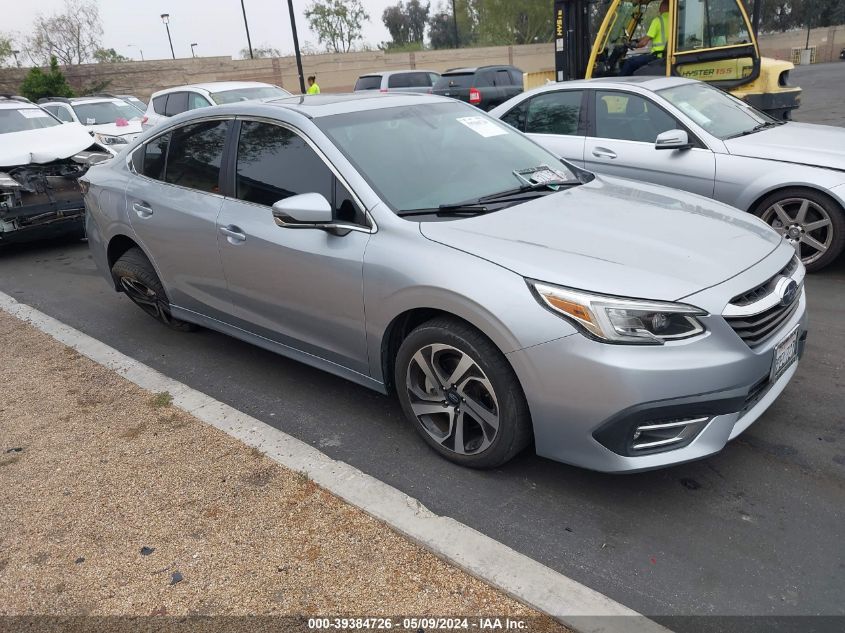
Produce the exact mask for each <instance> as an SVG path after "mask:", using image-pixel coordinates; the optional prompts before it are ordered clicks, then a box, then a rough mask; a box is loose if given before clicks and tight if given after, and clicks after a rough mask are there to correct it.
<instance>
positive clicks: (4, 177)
mask: <svg viewBox="0 0 845 633" xmlns="http://www.w3.org/2000/svg"><path fill="white" fill-rule="evenodd" d="M87 170H88V165H87V164H85V163H80V162H77V161H76V160H74V159H65V160H58V161H54V162H51V163H46V164H43V165H36V164H30V165H21V166H17V167H2V168H0V245H3V244H7V243H12V242H24V241H33V240H40V239H48V238H52V237H59V236H62V235H73V234H78V235H79V236H80V237H81V236H82V235H83V234H84V220H85V205H84V203H83V200H82V191H81V189H80V186H79V182H78V180H77V179H78V178H79V177H80V176H82V175H83V174H85V172H86V171H87Z"/></svg>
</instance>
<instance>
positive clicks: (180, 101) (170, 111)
mask: <svg viewBox="0 0 845 633" xmlns="http://www.w3.org/2000/svg"><path fill="white" fill-rule="evenodd" d="M187 109H188V93H187V92H171V93H170V94H169V95H167V105H166V106H165V107H164V114H165V116H174V115H177V114H181V113H182V112H184V111H185V110H187Z"/></svg>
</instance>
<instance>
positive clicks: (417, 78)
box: [387, 71, 432, 93]
mask: <svg viewBox="0 0 845 633" xmlns="http://www.w3.org/2000/svg"><path fill="white" fill-rule="evenodd" d="M431 86H432V83H431V75H430V74H429V73H427V72H423V71H413V72H406V73H395V74H393V75H389V76H388V77H387V91H388V92H421V93H427V92H429V91H430V90H431Z"/></svg>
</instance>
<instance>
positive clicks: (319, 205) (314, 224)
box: [273, 193, 333, 229]
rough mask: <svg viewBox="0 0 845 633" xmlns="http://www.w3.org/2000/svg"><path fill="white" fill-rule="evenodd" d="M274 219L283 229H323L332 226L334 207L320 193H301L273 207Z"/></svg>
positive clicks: (280, 201)
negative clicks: (324, 226) (322, 227)
mask: <svg viewBox="0 0 845 633" xmlns="http://www.w3.org/2000/svg"><path fill="white" fill-rule="evenodd" d="M273 219H274V220H275V222H276V224H278V225H279V226H281V227H284V228H289V229H296V228H321V225H326V224H331V222H332V219H333V218H332V206H331V205H330V204H329V201H328V200H326V198H325V197H324V196H323V195H322V194H319V193H301V194H299V195H297V196H291V197H290V198H285V199H283V200H279V201H278V202H277V203H276V204H274V205H273Z"/></svg>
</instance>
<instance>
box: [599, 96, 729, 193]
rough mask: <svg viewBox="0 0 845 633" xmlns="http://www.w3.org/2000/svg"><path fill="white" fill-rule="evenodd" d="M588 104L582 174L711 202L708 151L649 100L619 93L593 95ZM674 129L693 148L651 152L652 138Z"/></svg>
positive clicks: (712, 167) (713, 170) (711, 162)
mask: <svg viewBox="0 0 845 633" xmlns="http://www.w3.org/2000/svg"><path fill="white" fill-rule="evenodd" d="M589 104H590V115H589V132H588V136H587V139H586V142H585V144H584V162H585V166H586V167H587V169H590V170H594V171H596V172H598V173H604V174H612V175H616V176H622V177H624V178H631V179H633V180H642V181H645V182H650V183H654V184H657V185H664V186H666V187H674V188H676V189H681V190H683V191H690V192H692V193H697V194H700V195H703V196H707V197H713V188H714V184H715V178H716V159H715V156H714V154H713V152H712V151H711V150H709V149H708V148H707V147H706V146H705V145H703V144H702V143H701V142H700V141H698V139H696V138H695V137H694V136H692V134H691V132H690V131H689V130H688V129H687V128H686V127H685V126H684V125H683V124H682V123H681V122H680V121H678V120H677V119H676V118H675V117H673V116H672V115H671V114H669V113H668V112H666V111H665V110H664V109H663V108H661V107H660V106H659V105H658V104H657V103H655V102H654V101H653V100H652V99H649V98H647V97H645V96H642V95H639V94H634V93H631V92H627V91H623V90H595V91H593V96H592V97H591V98H590V100H589ZM674 129H681V130H685V131H686V132H687V134H689V135H690V141H691V142H693V143H694V144H695V145H696V146H695V147H692V148H691V149H683V150H665V149H660V150H659V149H655V147H654V141H655V139H656V138H657V135H658V134H660V133H661V132H666V131H668V130H674Z"/></svg>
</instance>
